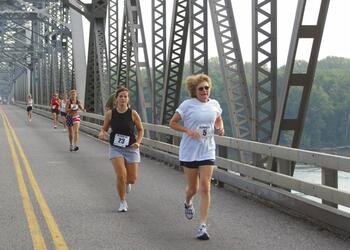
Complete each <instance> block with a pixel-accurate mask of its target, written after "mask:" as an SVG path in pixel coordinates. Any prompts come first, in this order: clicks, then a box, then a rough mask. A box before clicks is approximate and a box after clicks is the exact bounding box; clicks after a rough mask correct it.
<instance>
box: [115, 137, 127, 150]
mask: <svg viewBox="0 0 350 250" xmlns="http://www.w3.org/2000/svg"><path fill="white" fill-rule="evenodd" d="M129 141H130V136H127V135H120V134H115V137H114V142H113V145H114V146H117V147H122V148H125V147H127V146H128V145H129Z"/></svg>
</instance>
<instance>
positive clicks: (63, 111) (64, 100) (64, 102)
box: [60, 93, 68, 132]
mask: <svg viewBox="0 0 350 250" xmlns="http://www.w3.org/2000/svg"><path fill="white" fill-rule="evenodd" d="M67 98H68V97H67V93H64V94H63V98H62V100H61V102H60V113H61V122H62V124H63V132H66V131H67V124H66V116H67V113H66V105H67V101H68V99H67Z"/></svg>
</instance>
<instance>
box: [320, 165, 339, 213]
mask: <svg viewBox="0 0 350 250" xmlns="http://www.w3.org/2000/svg"><path fill="white" fill-rule="evenodd" d="M322 185H326V186H329V187H334V188H338V171H337V170H333V169H328V168H322ZM322 203H323V204H326V205H328V206H331V207H335V208H338V204H336V203H333V202H329V201H326V200H322Z"/></svg>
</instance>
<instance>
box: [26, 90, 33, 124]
mask: <svg viewBox="0 0 350 250" xmlns="http://www.w3.org/2000/svg"><path fill="white" fill-rule="evenodd" d="M33 104H34V101H33V98H32V95H31V94H29V95H28V97H27V119H28V121H29V122H31V121H32V113H33Z"/></svg>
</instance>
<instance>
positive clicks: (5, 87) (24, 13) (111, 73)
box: [0, 0, 350, 208]
mask: <svg viewBox="0 0 350 250" xmlns="http://www.w3.org/2000/svg"><path fill="white" fill-rule="evenodd" d="M309 1H312V0H309ZM309 1H307V0H298V3H297V8H296V13H295V21H294V27H293V33H292V37H291V41H290V48H289V53H288V58H287V62H286V68H285V75H284V79H283V86H282V93H281V98H280V99H279V102H278V103H279V105H278V106H277V99H276V88H277V86H276V81H277V53H278V52H277V14H278V13H277V0H252V12H251V15H252V20H253V22H252V24H253V36H252V38H253V39H252V50H253V53H252V55H253V58H252V66H253V67H252V68H253V71H252V85H253V86H252V88H251V89H252V91H251V92H249V89H248V85H247V79H246V73H245V68H244V63H243V59H242V53H241V48H240V44H239V37H238V33H237V28H236V22H235V18H234V9H233V8H232V4H231V0H173V1H166V0H150V1H149V4H150V5H151V11H152V13H151V18H152V27H151V37H146V36H145V25H144V20H143V14H144V13H143V12H144V10H143V9H142V8H141V6H140V0H123V1H122V0H110V1H108V0H92V1H90V3H83V2H82V1H80V0H61V1H60V0H0V87H1V88H0V91H1V92H0V93H1V95H2V96H4V97H7V98H8V99H11V98H14V100H15V101H18V102H24V101H25V99H26V95H27V94H28V93H31V94H32V95H33V98H34V102H35V104H36V105H37V107H44V106H47V105H48V104H49V101H50V98H51V95H52V93H53V92H55V91H57V92H59V93H60V94H62V93H64V92H68V91H69V90H71V89H77V90H78V93H79V96H80V99H81V100H83V101H84V104H85V107H86V109H87V113H90V114H91V115H90V116H92V117H90V118H91V119H92V118H96V116H98V115H103V112H104V103H105V102H106V101H107V99H108V97H109V96H110V94H111V93H113V92H114V91H115V89H116V88H117V87H118V86H120V85H123V86H127V87H128V88H129V90H130V92H131V93H130V94H131V95H130V96H131V97H132V100H131V101H132V104H133V106H134V107H136V109H137V110H138V112H139V113H140V115H141V117H142V120H143V121H144V122H145V124H148V125H149V126H151V127H152V125H151V124H154V125H155V126H156V125H157V126H160V127H159V129H160V130H162V128H163V127H162V126H161V125H167V124H168V122H169V120H170V118H171V116H172V115H173V113H174V111H175V109H176V107H177V106H178V104H179V100H180V92H181V87H182V82H183V73H184V64H185V54H186V49H188V50H189V54H190V63H189V64H190V73H193V74H196V73H208V26H209V25H212V27H213V30H214V34H213V35H214V37H215V41H216V47H217V53H218V59H219V62H220V70H221V74H222V76H223V82H222V83H221V84H223V85H224V87H225V93H224V98H226V100H227V102H228V110H229V121H230V124H226V126H230V127H231V130H232V131H233V134H234V137H235V138H236V139H234V138H231V139H227V140H224V141H222V142H220V143H219V145H221V146H222V148H221V146H220V152H219V153H220V155H221V156H223V157H224V156H226V155H227V152H226V151H225V148H224V147H234V148H236V149H237V150H238V152H239V153H238V154H237V159H235V160H238V161H239V162H241V164H243V165H244V166H246V165H247V164H249V166H254V167H256V169H260V170H259V171H268V172H271V173H274V172H278V173H279V174H285V175H287V176H293V172H294V168H295V163H296V161H297V160H299V161H301V162H305V161H306V162H308V161H309V160H310V157H313V156H312V154H305V155H303V154H302V158H297V157H296V158H293V157H292V158H291V157H289V156H288V157H287V155H288V152H289V151H288V150H285V149H283V150H282V151H279V150H277V149H278V146H276V145H280V144H281V138H282V136H283V135H284V134H288V135H290V136H289V138H290V141H289V142H287V145H284V146H288V147H290V148H294V149H291V150H296V149H297V148H298V147H299V145H300V140H301V135H302V131H303V125H304V122H305V117H306V114H307V108H308V103H309V99H310V93H311V89H312V84H313V80H314V74H315V69H316V64H317V58H318V53H319V49H320V44H321V40H322V35H323V30H324V26H325V21H326V17H327V11H328V7H329V3H330V1H329V0H320V1H319V3H320V6H319V8H317V9H315V10H314V12H317V13H314V14H316V16H317V20H316V22H315V23H314V24H311V25H310V24H309V25H305V24H303V19H304V18H305V15H306V12H305V9H306V5H307V3H308V2H309ZM167 4H172V5H173V6H172V8H173V11H172V13H167V6H166V5H167ZM148 14H149V13H148ZM170 15H171V16H172V18H171V24H170V30H167V18H166V17H167V16H170ZM209 15H211V20H212V22H211V23H208V20H209V18H208V16H209ZM82 16H83V17H84V18H86V19H87V20H88V21H89V22H90V31H89V40H88V53H87V57H86V54H85V48H84V43H85V41H84V34H83V21H82ZM168 20H169V19H168ZM168 26H169V25H168ZM167 34H170V35H167ZM187 39H189V42H188V40H187ZM305 39H307V40H308V41H312V42H311V47H310V57H309V60H308V62H307V67H306V69H305V71H304V72H295V71H294V65H295V62H296V58H295V57H296V52H297V50H298V46H299V44H300V43H301V41H303V40H305ZM149 44H150V46H148V45H149ZM188 45H189V46H188ZM187 46H188V48H187ZM149 47H150V48H152V51H148V48H149ZM291 89H297V90H298V93H299V97H300V98H299V103H298V108H297V111H296V113H295V116H294V117H288V118H286V115H285V114H286V110H287V109H288V102H287V101H288V97H289V94H290V92H291ZM87 116H89V115H87ZM99 119H101V117H100V118H99ZM159 129H153V130H152V128H149V130H150V131H151V132H160V131H159ZM166 134H167V135H170V136H171V137H172V136H176V134H172V132H170V131H166ZM168 139H169V138H168ZM147 140H148V139H146V141H147ZM218 140H220V139H218ZM237 140H238V141H237ZM240 140H242V141H240ZM248 141H249V142H248ZM168 142H169V141H168ZM159 143H162V142H159ZM254 143H256V144H254ZM259 143H262V144H264V145H265V146H266V145H270V146H271V147H272V149H274V148H273V147H277V148H276V150H277V151H278V152H279V153H278V154H277V155H276V154H273V153H271V151H270V150H271V148H270V150H269V148H268V146H266V148H264V147H265V146H261V145H260V144H259ZM149 145H151V146H153V147H156V146H155V145H154V144H152V143H151V142H149ZM162 145H163V144H162ZM233 145H235V146H233ZM259 145H260V146H261V147H263V148H260V146H259ZM254 147H257V148H255V149H252V148H254ZM170 151H171V150H170ZM290 152H291V154H292V155H294V154H295V155H298V156H300V154H299V153H300V152H299V151H290ZM283 156H285V157H283ZM314 156H315V155H314ZM279 157H280V158H284V160H281V159H277V158H279ZM304 157H305V158H304ZM317 157H319V155H317ZM322 157H323V156H322ZM322 159H330V158H327V156H326V157H325V158H322ZM332 159H333V160H330V162H332V164H333V163H335V164H338V165H337V166H330V165H329V164H328V165H327V166H325V165H324V164H323V163H320V162H318V164H319V166H322V167H323V170H322V171H323V178H322V184H324V185H326V186H331V187H333V188H336V187H337V173H338V172H337V171H338V170H342V171H347V172H348V171H349V169H348V168H346V167H345V165H346V164H347V163H349V158H346V157H344V158H341V157H339V158H336V157H335V158H332ZM325 161H326V160H325ZM339 161H340V162H341V163H339ZM312 162H313V161H312ZM313 163H314V164H316V163H315V162H313ZM225 164H226V167H227V168H228V169H230V167H229V166H231V168H232V166H233V165H232V164H233V163H223V165H225ZM230 164H231V165H230ZM235 164H236V163H235ZM243 165H242V166H243ZM349 165H350V164H348V166H349ZM235 166H236V165H235ZM247 169H249V168H247ZM247 169H246V170H245V171H242V172H241V174H242V176H252V175H250V170H247ZM235 170H237V171H238V170H239V167H237V166H236V167H235ZM257 171H258V170H257ZM259 173H260V174H261V175H264V176H265V175H266V176H267V177H266V176H265V177H266V179H265V177H264V178H263V179H264V182H265V183H266V182H268V183H273V182H271V180H270V179H269V177H268V175H269V174H267V172H258V174H254V175H253V176H252V177H253V178H254V179H260V178H259V176H260V174H259ZM277 179H278V181H277V182H276V183H273V185H277V186H280V185H281V182H283V181H286V182H288V180H285V179H283V178H282V177H281V179H280V178H277ZM280 181H281V182H280ZM308 188H311V189H312V187H308ZM308 188H307V189H308ZM327 188H328V189H330V190H332V188H329V187H327ZM327 188H326V189H322V188H321V189H320V190H318V191H319V196H322V197H321V198H324V200H325V201H324V203H325V204H328V205H329V206H330V207H333V208H334V207H337V204H343V205H348V204H349V201H350V198H349V194H348V193H344V192H340V191H337V192H336V195H335V196H336V197H335V198H334V196H332V195H329V193H327V192H330V191H329V190H328V189H327ZM284 189H289V188H288V187H286V186H284ZM304 191H305V190H304ZM311 193H312V192H311ZM325 193H327V195H326V196H324V195H323V194H325ZM344 197H348V198H344ZM333 198H334V199H333ZM344 199H345V201H344Z"/></svg>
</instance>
